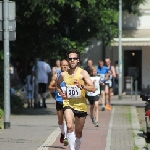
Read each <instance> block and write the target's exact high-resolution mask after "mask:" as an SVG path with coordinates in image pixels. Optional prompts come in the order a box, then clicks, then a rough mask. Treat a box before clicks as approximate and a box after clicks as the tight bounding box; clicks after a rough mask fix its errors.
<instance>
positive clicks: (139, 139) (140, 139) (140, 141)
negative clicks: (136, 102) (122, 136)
mask: <svg viewBox="0 0 150 150" xmlns="http://www.w3.org/2000/svg"><path fill="white" fill-rule="evenodd" d="M130 109H131V115H132V122H131V125H132V130H133V133H134V135H135V137H134V143H135V146H137V147H138V149H139V150H147V148H146V141H145V138H144V135H143V132H142V131H140V124H139V121H138V117H137V111H136V108H135V106H131V107H130Z"/></svg>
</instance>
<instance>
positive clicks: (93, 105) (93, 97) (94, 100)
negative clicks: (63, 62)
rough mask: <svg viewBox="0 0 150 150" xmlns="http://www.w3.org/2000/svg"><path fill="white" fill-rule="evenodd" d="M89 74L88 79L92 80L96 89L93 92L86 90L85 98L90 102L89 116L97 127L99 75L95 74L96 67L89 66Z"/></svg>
mask: <svg viewBox="0 0 150 150" xmlns="http://www.w3.org/2000/svg"><path fill="white" fill-rule="evenodd" d="M90 75H91V77H90V79H91V80H92V82H93V84H94V86H95V88H96V91H95V92H94V93H93V92H87V96H88V97H87V98H88V101H89V103H90V117H91V119H92V123H93V124H94V125H95V127H99V125H98V114H99V109H98V101H99V95H100V76H97V70H96V67H92V68H91V73H90ZM94 111H95V113H94Z"/></svg>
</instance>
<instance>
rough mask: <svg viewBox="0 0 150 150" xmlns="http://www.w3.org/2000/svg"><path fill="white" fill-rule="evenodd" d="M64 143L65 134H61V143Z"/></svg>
mask: <svg viewBox="0 0 150 150" xmlns="http://www.w3.org/2000/svg"><path fill="white" fill-rule="evenodd" d="M63 142H64V134H62V133H61V136H60V143H63Z"/></svg>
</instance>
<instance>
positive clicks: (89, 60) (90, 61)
mask: <svg viewBox="0 0 150 150" xmlns="http://www.w3.org/2000/svg"><path fill="white" fill-rule="evenodd" d="M92 67H93V61H92V60H91V59H88V61H87V66H86V67H85V68H84V70H86V71H87V72H88V74H89V75H90V73H91V68H92Z"/></svg>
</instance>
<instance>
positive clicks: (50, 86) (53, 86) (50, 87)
mask: <svg viewBox="0 0 150 150" xmlns="http://www.w3.org/2000/svg"><path fill="white" fill-rule="evenodd" d="M56 77H57V74H54V75H53V76H52V80H51V82H50V84H49V86H48V89H49V90H50V91H53V90H56Z"/></svg>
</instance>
